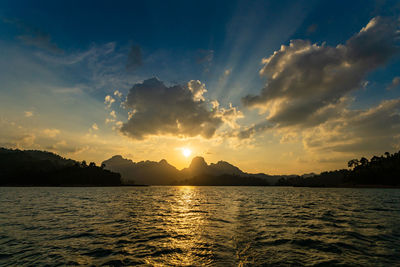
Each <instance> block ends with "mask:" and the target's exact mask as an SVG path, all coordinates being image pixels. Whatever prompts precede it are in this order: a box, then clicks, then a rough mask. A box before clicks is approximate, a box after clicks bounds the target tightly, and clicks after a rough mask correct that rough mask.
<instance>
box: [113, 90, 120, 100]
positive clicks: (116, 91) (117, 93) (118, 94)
mask: <svg viewBox="0 0 400 267" xmlns="http://www.w3.org/2000/svg"><path fill="white" fill-rule="evenodd" d="M114 95H115V96H116V97H118V98H121V97H122V93H121V92H120V91H118V90H115V91H114Z"/></svg>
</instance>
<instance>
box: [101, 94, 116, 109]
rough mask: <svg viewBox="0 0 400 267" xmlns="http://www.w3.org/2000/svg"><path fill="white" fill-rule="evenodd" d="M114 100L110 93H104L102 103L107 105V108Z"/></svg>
mask: <svg viewBox="0 0 400 267" xmlns="http://www.w3.org/2000/svg"><path fill="white" fill-rule="evenodd" d="M114 102H115V99H114V98H113V97H112V96H110V95H106V97H105V98H104V104H106V105H107V108H111V105H112V104H113V103H114Z"/></svg>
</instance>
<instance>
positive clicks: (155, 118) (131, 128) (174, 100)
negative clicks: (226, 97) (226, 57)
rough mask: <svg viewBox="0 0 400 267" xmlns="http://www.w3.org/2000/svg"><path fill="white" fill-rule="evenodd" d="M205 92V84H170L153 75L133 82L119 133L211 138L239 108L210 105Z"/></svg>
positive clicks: (198, 82) (136, 137)
mask: <svg viewBox="0 0 400 267" xmlns="http://www.w3.org/2000/svg"><path fill="white" fill-rule="evenodd" d="M204 92H206V89H205V86H204V84H202V83H201V82H200V81H193V80H192V81H190V82H189V83H188V84H185V85H175V86H171V87H168V86H166V85H164V83H163V82H161V81H159V80H158V79H156V78H152V79H148V80H145V81H144V82H143V83H139V84H135V85H134V86H133V87H132V88H131V89H130V91H129V93H128V96H127V99H126V102H125V107H126V108H128V109H129V110H130V113H129V114H130V115H129V119H128V121H127V122H125V123H123V124H122V127H121V132H122V133H124V134H125V135H127V136H129V137H131V138H133V139H144V138H146V137H148V136H154V135H174V136H178V137H193V136H198V135H200V136H202V137H204V138H211V137H213V135H214V134H215V132H216V130H217V129H218V128H219V127H220V126H221V125H223V123H224V121H226V120H229V119H232V118H233V116H234V114H236V115H237V114H238V111H237V110H236V109H234V108H233V107H230V108H229V109H226V110H225V109H220V108H219V107H218V105H217V106H215V105H214V106H213V107H212V106H211V103H210V102H209V101H206V99H205V98H204V96H203V93H204Z"/></svg>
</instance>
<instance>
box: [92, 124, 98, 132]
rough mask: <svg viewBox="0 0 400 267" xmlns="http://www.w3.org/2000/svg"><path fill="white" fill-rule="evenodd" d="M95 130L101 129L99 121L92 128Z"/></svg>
mask: <svg viewBox="0 0 400 267" xmlns="http://www.w3.org/2000/svg"><path fill="white" fill-rule="evenodd" d="M91 129H93V130H95V131H97V130H98V129H99V126H98V125H97V123H93V125H92V128H91Z"/></svg>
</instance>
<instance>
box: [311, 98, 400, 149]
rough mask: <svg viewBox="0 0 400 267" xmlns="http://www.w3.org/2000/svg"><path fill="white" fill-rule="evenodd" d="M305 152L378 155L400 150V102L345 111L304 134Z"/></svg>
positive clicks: (388, 102)
mask: <svg viewBox="0 0 400 267" xmlns="http://www.w3.org/2000/svg"><path fill="white" fill-rule="evenodd" d="M303 144H304V147H305V148H306V149H309V150H318V151H321V150H323V151H335V152H368V153H371V152H375V153H381V152H382V151H386V150H392V149H399V148H400V99H392V100H386V101H383V102H381V103H380V104H379V105H378V106H376V107H372V108H370V109H366V110H348V109H344V110H343V111H342V113H341V114H340V116H339V117H337V118H335V119H331V120H329V121H326V122H324V123H322V124H320V125H318V126H317V127H314V128H310V129H307V130H305V131H303Z"/></svg>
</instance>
